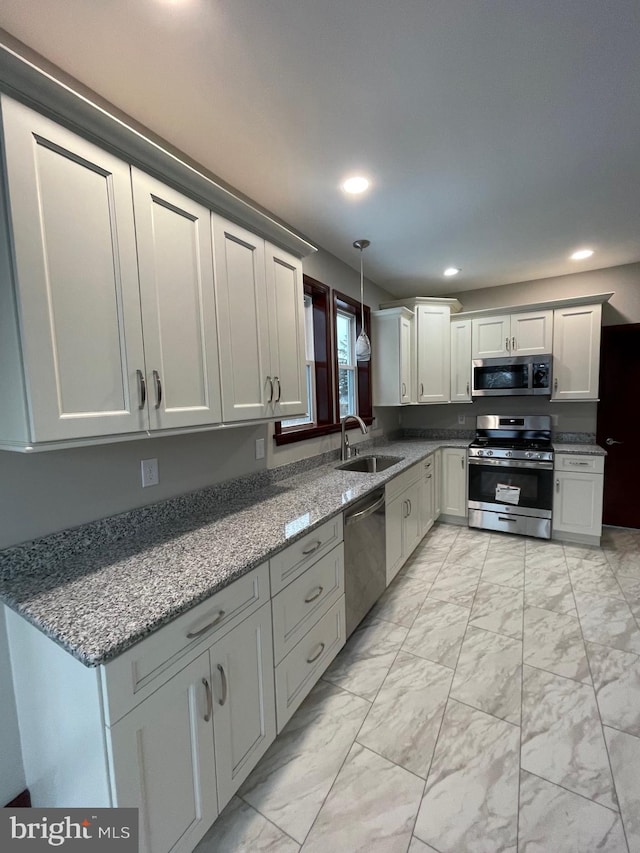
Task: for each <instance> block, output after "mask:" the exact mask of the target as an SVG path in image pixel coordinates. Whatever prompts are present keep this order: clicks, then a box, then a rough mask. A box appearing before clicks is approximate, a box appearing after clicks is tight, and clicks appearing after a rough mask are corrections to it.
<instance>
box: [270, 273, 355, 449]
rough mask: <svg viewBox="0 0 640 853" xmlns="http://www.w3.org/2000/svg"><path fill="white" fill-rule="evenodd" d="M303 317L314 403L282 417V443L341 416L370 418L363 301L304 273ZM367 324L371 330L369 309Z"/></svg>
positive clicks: (334, 426) (336, 424)
mask: <svg viewBox="0 0 640 853" xmlns="http://www.w3.org/2000/svg"><path fill="white" fill-rule="evenodd" d="M304 294H305V301H304V319H305V342H306V361H307V391H308V399H309V401H310V402H309V406H308V411H307V413H306V415H304V416H300V417H298V418H289V419H287V420H284V421H278V422H276V425H275V440H276V443H277V444H289V443H291V442H294V441H300V440H302V439H305V438H312V437H313V436H316V435H327V434H328V433H331V432H337V431H338V430H339V429H340V418H343V417H344V416H345V415H346V414H351V413H354V412H355V413H356V414H359V415H360V417H361V418H363V420H364V421H365V423H371V420H372V408H371V372H370V367H369V363H368V362H360V363H358V362H356V357H355V343H356V339H357V337H358V335H359V333H360V325H361V323H360V303H359V302H357V301H356V300H354V299H351V297H349V296H346V295H345V294H343V293H338V292H337V291H333V293H332V292H331V291H330V289H329V288H328V287H327V286H326V285H325V284H322V282H319V281H316V280H315V279H313V278H310V277H309V276H304ZM365 328H366V330H367V334H369V335H370V323H369V309H368V308H367V307H366V306H365Z"/></svg>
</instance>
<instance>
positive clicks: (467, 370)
mask: <svg viewBox="0 0 640 853" xmlns="http://www.w3.org/2000/svg"><path fill="white" fill-rule="evenodd" d="M470 401H471V320H456V319H452V320H451V402H452V403H469V402H470Z"/></svg>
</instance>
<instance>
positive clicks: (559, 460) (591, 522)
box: [553, 453, 604, 544]
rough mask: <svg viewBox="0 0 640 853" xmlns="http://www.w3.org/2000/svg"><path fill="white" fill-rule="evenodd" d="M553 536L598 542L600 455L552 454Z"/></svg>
mask: <svg viewBox="0 0 640 853" xmlns="http://www.w3.org/2000/svg"><path fill="white" fill-rule="evenodd" d="M554 467H555V470H554V472H553V477H554V488H553V537H554V538H555V539H565V540H569V541H574V542H585V543H589V544H598V543H599V541H600V536H601V535H602V496H603V487H604V476H603V472H604V456H579V455H576V454H560V453H557V454H556V458H555V464H554Z"/></svg>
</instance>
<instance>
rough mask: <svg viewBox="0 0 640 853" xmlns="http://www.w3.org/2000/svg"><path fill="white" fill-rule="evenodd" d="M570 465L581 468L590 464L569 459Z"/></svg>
mask: <svg viewBox="0 0 640 853" xmlns="http://www.w3.org/2000/svg"><path fill="white" fill-rule="evenodd" d="M568 464H569V465H580V466H581V465H588V464H589V463H588V462H576V461H575V459H569V460H568Z"/></svg>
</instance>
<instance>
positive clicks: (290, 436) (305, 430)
mask: <svg viewBox="0 0 640 853" xmlns="http://www.w3.org/2000/svg"><path fill="white" fill-rule="evenodd" d="M362 420H363V421H364V422H365V424H366V425H367V426H369V427H370V426H371V424H372V423H373V418H372V417H369V418H363V419H362ZM341 429H342V424H323V425H322V426H313V427H302V428H301V429H295V428H294V429H290V430H287V432H280V433H276V434H275V435H274V436H273V439H274V441H275V443H276V446H277V447H280V445H282V444H294V443H295V442H296V441H305V440H306V439H310V438H320V436H323V435H331V433H334V432H340V431H341ZM351 429H359V427H358V426H357V424H349V425H348V426H347V431H349V430H351Z"/></svg>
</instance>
